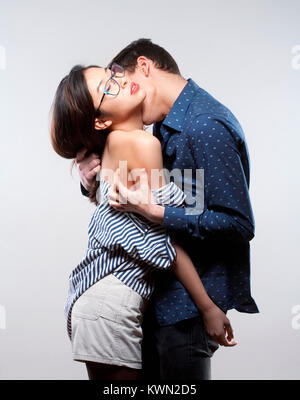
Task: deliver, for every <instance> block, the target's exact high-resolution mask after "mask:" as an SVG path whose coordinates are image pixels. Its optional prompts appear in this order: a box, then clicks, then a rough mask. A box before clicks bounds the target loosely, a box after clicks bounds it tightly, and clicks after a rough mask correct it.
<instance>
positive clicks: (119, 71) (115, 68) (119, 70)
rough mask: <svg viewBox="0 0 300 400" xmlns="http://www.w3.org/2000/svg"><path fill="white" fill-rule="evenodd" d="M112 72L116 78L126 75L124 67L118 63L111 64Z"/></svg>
mask: <svg viewBox="0 0 300 400" xmlns="http://www.w3.org/2000/svg"><path fill="white" fill-rule="evenodd" d="M111 72H112V74H113V76H115V77H116V78H122V77H123V76H124V68H123V67H121V65H118V64H113V65H112V66H111Z"/></svg>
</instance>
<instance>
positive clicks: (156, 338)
mask: <svg viewBox="0 0 300 400" xmlns="http://www.w3.org/2000/svg"><path fill="white" fill-rule="evenodd" d="M143 332H144V340H143V346H142V357H143V380H145V381H147V380H148V381H150V380H152V381H154V380H156V381H158V380H176V381H178V380H185V381H188V380H190V381H198V380H209V379H211V366H210V359H211V357H212V355H213V354H214V352H215V351H216V350H217V349H218V347H219V345H218V343H216V342H215V341H214V340H212V339H211V337H210V336H209V335H208V334H207V333H206V331H205V327H204V324H203V319H202V316H198V317H194V318H190V319H187V320H183V321H180V322H178V323H176V324H174V325H168V326H162V327H160V326H158V324H157V323H156V322H155V320H154V318H153V314H152V313H147V311H146V313H145V316H144V323H143Z"/></svg>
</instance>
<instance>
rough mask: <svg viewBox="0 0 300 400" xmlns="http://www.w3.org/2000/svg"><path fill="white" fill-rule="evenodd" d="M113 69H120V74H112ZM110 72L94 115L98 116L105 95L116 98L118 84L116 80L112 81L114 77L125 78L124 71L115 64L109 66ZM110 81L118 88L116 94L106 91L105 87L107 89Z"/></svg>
mask: <svg viewBox="0 0 300 400" xmlns="http://www.w3.org/2000/svg"><path fill="white" fill-rule="evenodd" d="M114 67H118V68H120V69H121V70H122V72H119V73H116V72H114V71H113V68H114ZM110 70H111V75H110V78H108V79H107V81H106V83H105V86H104V90H103V95H102V97H101V100H100V103H99V106H98V107H97V108H96V110H95V111H96V115H99V114H100V113H101V111H100V106H101V104H102V101H103V99H104V96H105V95H109V96H118V94H119V93H120V84H119V82H118V81H116V79H114V77H115V76H116V75H118V76H117V78H123V77H124V76H125V70H124V68H123V67H122V66H121V65H119V64H116V63H113V64H112V65H111V68H110ZM110 81H114V82H115V83H116V84H117V86H118V92H117V93H110V92H109V91H108V90H107V87H108V84H109V82H110Z"/></svg>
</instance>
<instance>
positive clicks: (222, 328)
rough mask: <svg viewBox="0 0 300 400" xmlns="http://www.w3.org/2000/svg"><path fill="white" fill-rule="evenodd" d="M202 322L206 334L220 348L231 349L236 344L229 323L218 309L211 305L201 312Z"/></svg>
mask: <svg viewBox="0 0 300 400" xmlns="http://www.w3.org/2000/svg"><path fill="white" fill-rule="evenodd" d="M203 320H204V325H205V328H206V331H207V333H208V334H209V335H210V336H211V337H212V339H213V340H215V341H216V342H217V343H219V344H220V345H221V346H226V347H232V346H235V345H236V344H237V342H235V341H234V340H233V338H234V336H233V330H232V327H231V324H230V321H229V319H228V318H227V317H226V315H225V313H224V312H223V311H222V310H221V309H220V308H219V307H217V306H216V305H213V306H212V307H210V308H209V309H208V310H206V311H203ZM226 334H227V336H226Z"/></svg>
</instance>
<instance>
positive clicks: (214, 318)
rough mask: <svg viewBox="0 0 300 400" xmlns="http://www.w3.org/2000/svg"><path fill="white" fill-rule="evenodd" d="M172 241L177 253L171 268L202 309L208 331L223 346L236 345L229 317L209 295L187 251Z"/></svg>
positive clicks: (200, 309)
mask: <svg viewBox="0 0 300 400" xmlns="http://www.w3.org/2000/svg"><path fill="white" fill-rule="evenodd" d="M172 243H173V245H174V247H175V249H176V254H177V255H176V259H175V262H174V263H173V264H172V266H171V269H172V271H173V272H174V274H175V275H176V277H177V279H178V280H179V281H180V282H181V283H182V284H183V286H184V287H185V288H186V290H187V291H188V292H189V294H190V296H191V298H192V299H193V301H194V303H195V304H196V306H197V308H198V310H199V311H201V313H202V315H203V321H204V324H205V327H206V331H207V333H208V334H209V335H210V336H211V337H212V338H213V339H214V340H215V341H216V342H218V343H219V344H221V345H223V346H234V345H235V344H236V342H233V341H232V339H233V337H234V336H233V330H232V327H231V324H230V321H229V319H228V318H227V317H226V315H225V313H224V312H223V311H222V310H221V309H220V308H219V307H218V306H216V304H215V303H214V302H213V301H212V300H211V298H210V297H209V296H208V294H207V292H206V290H205V288H204V286H203V283H202V281H201V279H200V277H199V275H198V272H197V271H196V269H195V267H194V264H193V263H192V260H191V259H190V257H189V255H188V254H187V252H186V251H185V250H184V249H183V248H182V247H181V246H180V245H179V244H178V243H175V242H174V239H173V240H172ZM226 334H227V337H226Z"/></svg>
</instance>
